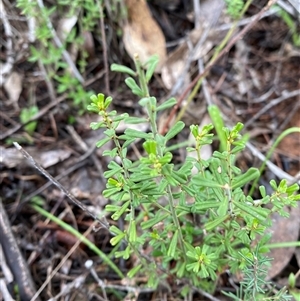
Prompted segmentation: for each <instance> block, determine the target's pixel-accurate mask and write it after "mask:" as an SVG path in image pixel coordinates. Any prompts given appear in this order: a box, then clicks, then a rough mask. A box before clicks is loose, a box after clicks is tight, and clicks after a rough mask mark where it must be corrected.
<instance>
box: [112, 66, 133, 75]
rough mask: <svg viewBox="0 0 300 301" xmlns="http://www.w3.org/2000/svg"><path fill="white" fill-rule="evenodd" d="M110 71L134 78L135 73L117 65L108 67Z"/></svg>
mask: <svg viewBox="0 0 300 301" xmlns="http://www.w3.org/2000/svg"><path fill="white" fill-rule="evenodd" d="M110 70H111V71H115V72H121V73H127V74H129V75H131V76H136V72H134V71H133V70H132V69H130V68H128V67H126V66H123V65H119V64H112V65H111V66H110Z"/></svg>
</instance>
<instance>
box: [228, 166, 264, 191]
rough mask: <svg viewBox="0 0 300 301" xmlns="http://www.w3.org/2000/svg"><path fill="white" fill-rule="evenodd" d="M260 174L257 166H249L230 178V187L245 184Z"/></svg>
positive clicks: (233, 187)
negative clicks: (244, 170) (238, 174)
mask: <svg viewBox="0 0 300 301" xmlns="http://www.w3.org/2000/svg"><path fill="white" fill-rule="evenodd" d="M259 176H260V173H259V170H258V169H257V168H254V167H251V168H249V169H248V170H247V172H246V173H244V174H242V175H240V176H238V177H235V178H234V179H233V180H232V189H235V188H238V187H243V186H244V185H245V184H248V183H249V182H251V181H252V180H254V179H256V178H257V177H259Z"/></svg>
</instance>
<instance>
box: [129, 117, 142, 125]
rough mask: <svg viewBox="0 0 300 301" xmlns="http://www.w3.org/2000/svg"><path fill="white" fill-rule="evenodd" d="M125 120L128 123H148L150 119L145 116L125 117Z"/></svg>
mask: <svg viewBox="0 0 300 301" xmlns="http://www.w3.org/2000/svg"><path fill="white" fill-rule="evenodd" d="M124 122H125V123H127V124H141V123H147V122H148V119H146V118H143V117H126V118H125V119H124Z"/></svg>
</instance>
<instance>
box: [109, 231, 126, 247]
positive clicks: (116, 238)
mask: <svg viewBox="0 0 300 301" xmlns="http://www.w3.org/2000/svg"><path fill="white" fill-rule="evenodd" d="M124 237H125V233H122V234H119V235H117V236H114V237H112V238H111V239H110V241H109V242H110V244H111V245H112V246H115V245H116V244H118V243H119V242H120V241H121V240H122V239H124Z"/></svg>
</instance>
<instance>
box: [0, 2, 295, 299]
mask: <svg viewBox="0 0 300 301" xmlns="http://www.w3.org/2000/svg"><path fill="white" fill-rule="evenodd" d="M53 2H55V1H50V0H49V1H48V0H47V1H46V0H45V5H46V6H47V7H51V5H53ZM87 2H89V1H87ZM95 2H96V3H97V1H95ZM104 2H105V3H106V2H107V1H104ZM130 2H132V1H128V3H130ZM133 2H134V1H133ZM148 2H149V3H148V5H149V7H150V9H151V13H152V15H153V18H154V19H153V20H154V21H153V20H152V22H155V24H156V25H158V26H159V27H160V28H161V29H162V32H163V35H164V37H165V40H166V44H161V43H163V42H164V41H161V40H160V39H159V38H158V36H157V35H155V36H154V37H153V36H151V34H152V33H151V30H150V32H149V28H152V27H151V26H150V25H147V24H146V23H145V22H146V21H145V19H142V21H143V22H142V23H143V24H144V25H143V24H140V25H139V24H135V25H134V27H133V29H134V30H137V31H138V29H139V28H146V32H145V33H144V35H145V36H146V37H144V39H143V41H140V43H141V44H142V43H145V44H143V45H144V46H143V47H144V48H145V49H148V48H149V51H150V52H151V51H153V49H154V51H155V50H157V49H160V50H158V51H161V49H163V50H162V56H163V57H165V60H166V61H165V65H164V66H163V67H162V68H161V70H160V71H161V72H158V73H156V74H155V76H154V78H153V79H152V80H151V82H150V90H151V94H152V95H153V96H155V97H156V98H157V100H158V102H159V103H162V102H163V101H164V100H166V99H167V98H168V97H170V96H174V97H176V98H177V99H182V100H183V102H182V103H181V108H183V107H184V108H185V111H184V113H183V115H182V117H181V120H183V121H184V122H185V124H186V128H187V129H188V128H189V126H190V125H191V124H199V125H201V126H203V125H204V124H206V123H209V122H210V120H209V117H208V113H207V105H208V104H216V105H217V106H218V107H219V108H220V110H221V112H222V115H223V116H224V121H225V124H226V126H232V125H234V124H235V123H237V122H238V121H239V122H242V123H243V124H244V125H245V128H244V130H243V131H244V133H247V134H249V145H250V146H249V148H246V150H245V151H244V152H243V153H242V155H241V156H240V157H239V158H238V166H239V167H240V168H241V169H246V168H249V167H252V166H253V167H260V165H261V163H262V160H263V159H262V158H264V157H263V156H264V155H266V154H267V152H268V150H269V149H270V148H271V146H272V145H273V144H274V142H275V141H276V139H277V138H278V136H279V135H280V134H281V133H282V132H283V131H284V130H286V129H288V128H291V127H300V48H299V47H300V46H298V47H297V46H296V45H295V41H294V40H293V34H294V32H293V30H292V28H291V27H289V26H288V25H287V23H286V22H285V21H284V20H283V18H282V17H280V16H279V14H278V9H277V10H276V9H275V8H272V9H271V10H267V11H262V9H263V7H264V6H265V5H266V4H267V1H253V3H252V4H251V5H250V7H249V8H248V10H247V11H246V13H245V15H244V16H243V17H242V19H241V20H239V22H238V23H237V27H236V29H235V30H234V31H233V35H232V36H233V37H237V36H238V35H239V34H240V33H241V31H242V30H243V29H245V28H246V27H247V26H248V25H249V24H250V25H251V27H249V29H247V30H246V32H245V34H244V35H243V36H241V38H238V39H234V38H233V39H230V40H229V43H231V47H228V49H227V51H224V52H223V53H222V54H221V55H220V56H219V57H218V59H217V60H216V61H214V62H213V64H211V66H209V70H208V69H207V71H208V72H207V73H206V76H205V81H203V83H202V87H201V88H200V90H199V92H198V93H196V95H195V96H194V98H193V99H192V101H191V102H190V103H189V104H187V103H186V96H184V95H182V93H183V92H184V91H185V90H186V89H187V91H188V92H190V90H189V89H188V87H189V85H190V87H193V84H191V83H193V80H194V79H195V78H196V77H197V76H198V75H199V74H201V72H202V71H203V70H206V69H205V68H206V67H207V66H208V65H209V61H210V59H211V58H212V56H213V54H214V51H215V49H216V47H217V46H218V45H220V43H221V41H222V39H223V38H224V37H225V35H226V33H227V32H228V30H229V29H230V28H232V26H233V21H232V19H231V18H230V17H229V16H228V15H227V14H226V13H225V8H224V7H223V4H222V3H223V2H222V1H217V0H214V1H208V0H207V1H206V2H205V1H204V2H203V3H202V1H201V5H202V7H201V9H202V10H200V12H201V13H200V15H201V16H200V17H199V20H198V21H197V22H195V21H194V20H195V15H198V11H197V9H196V8H195V7H194V6H193V2H192V1H183V0H182V1H180V0H177V1H154V0H153V1H148ZM194 2H195V1H194ZM196 2H197V1H196ZM208 2H210V4H209V5H207V4H206V3H208ZM279 2H280V1H279ZM281 2H282V3H283V4H285V7H284V8H283V10H289V13H291V15H290V20H292V23H293V22H294V24H296V25H295V26H296V28H297V25H298V28H299V17H298V16H297V13H296V11H295V10H294V9H293V7H292V6H291V5H290V4H289V2H288V1H281ZM128 6H129V4H128ZM1 7H2V8H1V25H0V26H1V27H0V29H1V39H0V42H1V50H0V58H1V64H2V69H3V70H4V69H5V68H8V69H7V70H5V72H1V76H2V77H1V90H0V99H1V100H0V102H1V105H0V108H1V110H0V120H1V123H0V139H1V140H0V141H1V145H0V168H1V169H0V201H1V202H0V204H1V208H2V210H1V212H0V220H1V222H0V230H1V231H0V236H1V237H0V242H1V245H2V248H3V250H4V253H2V251H1V252H0V259H1V260H0V280H1V281H2V280H3V282H1V283H0V288H1V289H0V299H3V300H11V299H9V297H8V296H7V295H5V289H4V286H5V284H4V283H6V284H7V287H8V290H10V292H11V293H12V294H13V296H14V298H16V299H19V300H30V298H29V297H28V296H32V293H33V292H36V291H38V289H39V288H42V289H41V291H40V292H39V296H38V297H37V298H40V300H50V299H51V300H111V301H114V300H139V301H141V300H188V299H184V298H183V297H180V295H178V291H177V288H176V284H174V283H173V284H170V287H171V288H172V289H171V291H167V292H166V291H164V290H163V289H161V290H159V289H158V290H156V291H151V290H149V291H144V292H143V293H141V292H142V291H139V290H138V287H137V288H136V290H135V291H134V292H135V296H134V297H133V296H132V293H133V292H132V291H129V289H128V287H129V286H130V285H129V284H126V283H124V282H122V280H121V279H119V278H118V276H117V275H115V274H114V272H112V271H107V267H106V266H105V264H103V262H101V261H100V259H99V257H98V256H97V255H96V254H95V253H94V252H93V251H92V250H90V249H88V248H87V247H85V246H84V245H80V246H78V244H77V241H78V239H77V238H76V237H75V236H73V235H72V234H70V233H69V232H67V231H66V230H64V229H62V228H61V227H60V226H59V225H58V224H56V223H54V222H52V221H49V219H46V218H45V217H44V216H42V215H41V214H40V213H37V212H36V211H35V210H34V209H33V208H32V206H31V202H32V200H35V202H40V204H42V206H43V208H45V209H46V210H48V211H49V212H51V214H53V215H55V216H58V217H59V218H60V219H61V220H63V221H64V222H66V223H68V224H70V225H71V226H73V227H74V228H75V229H78V230H79V231H80V232H81V233H84V232H86V231H87V230H89V234H88V238H89V239H90V240H91V241H92V242H94V243H95V245H96V246H98V247H99V248H100V249H101V250H102V251H103V252H105V253H106V254H109V253H110V252H111V249H112V247H111V245H110V243H109V240H110V238H111V237H110V235H109V233H108V232H107V231H105V229H100V230H99V231H98V232H94V231H92V229H91V225H92V224H93V219H92V218H91V217H89V216H88V215H87V214H86V213H85V212H83V211H82V210H81V209H80V208H78V207H77V206H75V205H74V204H73V203H72V202H70V201H69V200H68V198H67V197H66V196H65V194H64V193H63V192H62V191H61V190H60V189H59V188H58V187H56V186H54V185H52V183H51V182H50V181H49V180H48V179H47V178H45V177H44V176H43V175H42V174H41V173H40V172H39V171H38V170H37V169H35V168H34V167H33V166H32V164H31V163H30V162H29V161H28V160H26V159H24V157H23V155H22V154H21V153H20V152H19V151H18V150H17V149H16V148H15V147H14V145H13V143H12V142H14V141H16V142H18V143H19V144H20V145H21V146H22V147H23V148H24V150H26V151H27V152H28V153H29V154H30V155H31V156H32V157H33V158H34V159H35V160H36V161H37V162H39V163H40V164H41V165H42V167H43V168H44V169H46V170H47V171H48V173H49V174H51V175H52V176H53V177H55V178H56V179H57V180H58V181H59V182H60V183H61V185H62V186H63V187H65V188H66V189H67V190H68V191H70V192H71V193H72V194H73V195H74V196H75V197H76V198H77V199H78V200H79V201H80V202H82V203H83V204H85V205H86V206H88V208H89V210H91V211H95V212H97V210H98V211H101V210H102V209H103V208H104V206H105V205H106V204H107V200H106V199H105V198H104V197H103V196H102V194H101V193H102V191H103V189H104V188H105V179H104V177H103V170H106V166H107V159H105V157H103V156H102V152H103V149H97V148H96V147H95V144H96V142H97V141H98V140H99V137H101V135H102V132H101V131H92V130H91V129H90V123H91V122H92V121H95V120H96V118H97V116H94V115H95V114H94V115H93V114H90V113H88V112H87V110H86V105H87V104H88V103H89V95H90V92H89V91H93V92H94V93H95V94H97V93H104V94H106V95H111V96H112V97H113V106H114V109H116V110H117V111H118V112H129V113H131V114H133V115H136V116H139V117H141V116H142V115H143V111H142V110H140V108H139V107H138V103H137V101H138V99H137V97H135V96H133V95H132V94H131V92H130V91H129V90H128V88H127V87H126V85H125V84H124V79H125V75H124V74H119V73H114V72H112V71H110V70H109V69H108V67H107V66H109V65H111V64H112V63H118V64H122V65H126V66H129V67H133V66H134V64H133V61H132V59H131V58H130V53H129V54H128V52H127V51H126V50H125V49H126V48H127V50H128V46H126V43H127V44H128V41H127V42H126V40H125V38H122V35H121V33H122V25H121V22H117V18H119V15H120V14H119V13H118V12H117V11H115V10H114V9H112V8H111V7H110V9H109V7H108V6H104V16H105V17H104V19H103V23H101V22H100V21H99V22H97V23H96V24H94V30H91V31H89V32H88V31H85V32H84V35H85V36H84V44H83V46H82V47H84V50H85V51H84V52H81V51H80V49H79V50H78V49H77V50H74V47H73V48H72V45H71V44H70V43H68V44H67V45H68V47H67V53H68V54H69V57H71V58H72V61H73V64H74V66H75V68H78V70H79V73H80V76H78V77H77V78H76V80H74V78H75V77H76V76H75V75H74V69H73V67H71V66H68V64H67V67H65V65H62V66H63V67H60V66H55V60H56V59H55V58H54V56H55V52H54V51H53V48H55V47H56V46H53V45H55V41H54V39H53V40H51V39H50V40H48V41H51V42H49V44H48V45H46V46H43V47H42V46H40V42H39V41H38V39H33V40H30V26H29V23H30V22H29V21H28V18H26V17H25V16H24V15H22V14H21V13H20V9H18V8H16V7H15V6H14V5H13V4H12V1H5V0H2V1H1ZM135 9H136V10H137V8H136V7H135ZM81 10H84V8H81ZM130 13H131V14H132V15H131V16H130V17H131V20H137V22H139V19H141V18H143V16H144V15H143V14H144V12H137V11H131V12H130ZM139 13H140V14H141V15H139ZM260 13H261V15H260V17H261V18H260V19H258V20H255V16H257V14H260ZM82 15H84V12H82ZM78 16H81V15H80V13H78ZM36 18H37V17H36ZM78 18H79V17H78ZM113 18H116V19H115V20H114V19H113ZM297 18H298V19H297ZM50 20H51V22H52V25H53V27H54V28H55V30H56V32H57V35H58V36H59V37H60V39H63V35H62V34H61V32H60V30H61V29H60V28H61V27H60V26H66V27H68V26H69V28H70V29H69V32H71V29H72V28H74V27H76V26H78V22H79V21H78V20H76V21H75V22H74V23H73V25H71V26H70V25H67V24H69V23H68V21H70V18H69V19H68V18H66V19H64V18H63V17H62V15H60V14H59V12H57V14H55V13H54V14H52V15H51V18H50ZM297 22H298V24H297ZM62 24H63V25H62ZM203 24H206V27H205V26H204V25H203ZM207 24H208V25H207ZM139 26H141V27H139ZM147 26H148V27H147ZM78 27H80V26H78ZM137 28H138V29H137ZM147 28H148V29H147ZM78 30H79V29H78ZM153 30H154V29H153ZM148 34H149V36H147V35H148ZM297 34H298V35H299V32H298V33H297V32H296V35H297ZM294 37H295V35H294ZM31 39H32V38H31ZM147 41H148V42H147ZM51 43H52V44H51ZM149 43H150V44H149ZM30 45H34V46H35V47H36V48H35V49H37V50H38V51H41V52H44V53H45V56H44V57H43V58H40V59H39V60H34V59H31V60H30V58H32V56H33V55H32V52H31V51H32V50H31V49H32V48H31V47H30ZM51 48H52V49H51ZM75 48H76V47H75ZM129 48H130V47H129ZM45 50H46V52H45ZM81 50H82V49H81ZM47 51H49V52H47ZM129 52H130V51H129ZM82 53H84V55H83V54H82ZM36 55H38V54H36ZM47 56H48V59H49V60H51V59H53V61H51V62H50V63H49V64H48V63H47V62H46V59H45V57H46V58H47ZM52 56H53V57H52ZM58 56H60V57H62V54H61V53H59V54H58ZM58 61H59V62H60V63H61V62H62V61H63V62H64V64H66V62H65V61H64V58H63V59H61V58H59V59H57V62H58ZM82 61H84V62H85V65H84V67H82V68H80V64H81V62H82ZM54 66H55V67H54ZM62 70H63V71H64V72H65V71H66V70H68V72H69V73H70V74H73V75H72V77H66V80H65V82H63V79H64V77H63V75H62ZM50 71H51V72H52V73H53V74H52V75H51V76H50V75H49V72H50ZM4 73H5V74H4ZM55 75H58V76H60V78H59V79H57V78H55ZM180 80H181V82H180ZM80 81H82V82H81V83H80ZM178 82H179V83H180V84H179V85H178ZM72 85H73V86H72ZM76 85H80V87H83V88H82V90H80V89H77V87H76V89H75V87H74V86H76ZM72 92H74V94H73V96H72ZM74 95H75V96H74ZM30 110H32V111H30ZM169 113H170V112H168V113H166V114H161V115H159V117H158V125H159V128H160V129H163V127H164V125H165V124H166V122H167V120H168V116H169ZM22 114H23V115H26V116H27V117H26V116H25V117H22ZM175 114H176V115H177V114H178V111H177V112H175ZM176 115H175V116H176ZM22 118H23V119H22ZM24 118H25V119H24ZM26 118H27V119H26ZM25 122H27V125H25V124H24V123H25ZM188 135H189V134H188V131H186V132H184V134H181V135H179V136H178V137H177V138H176V139H177V141H176V142H178V143H180V142H182V141H185V140H187V139H188ZM217 147H218V145H217V143H214V144H213V145H212V148H211V149H208V150H207V152H208V154H207V155H208V156H209V154H211V152H213V151H214V150H216V149H217ZM140 148H141V145H140V144H137V145H136V150H135V151H136V152H137V153H138V152H139V151H140ZM134 155H135V154H132V155H131V156H134ZM184 155H185V153H184V152H180V151H179V152H178V153H176V160H177V161H178V162H180V161H181V160H183V158H182V157H183V156H184ZM269 163H270V165H268V167H267V169H266V171H265V172H264V174H263V176H262V177H261V180H260V183H261V184H263V185H266V186H267V187H268V182H269V181H270V180H271V179H277V180H280V179H282V178H286V179H287V180H288V182H289V183H297V182H298V183H299V181H300V174H299V171H300V134H299V132H298V133H293V134H290V135H288V136H286V137H285V138H284V139H283V140H282V141H281V142H280V143H279V145H278V147H277V148H276V150H275V152H274V154H273V156H272V157H271V159H270V161H269ZM270 166H271V167H270ZM274 166H275V168H272V167H274ZM289 210H290V214H291V217H290V218H289V219H284V220H282V218H280V217H276V218H275V217H274V224H273V228H272V229H273V230H274V232H273V237H272V241H273V242H285V241H297V240H299V229H300V212H299V210H298V209H297V208H294V209H291V208H290V209H289ZM11 240H15V241H16V244H15V245H14V244H13V245H11V243H12V242H11ZM74 244H75V246H77V248H73V246H74ZM5 246H6V247H5ZM10 247H11V248H12V249H11V252H9V254H8V253H7V252H8V251H7V250H9V248H10ZM70 250H71V252H70ZM18 251H19V252H20V253H21V254H22V256H23V258H24V259H25V260H24V262H20V260H19V257H18V256H19V253H18ZM69 252H70V253H69ZM270 256H271V257H272V258H274V261H273V263H272V266H271V268H270V270H269V271H268V278H269V279H270V280H271V281H272V282H273V284H274V285H275V286H276V287H277V288H281V287H283V286H284V285H288V276H289V274H290V273H294V274H297V273H298V275H299V269H300V248H295V247H291V248H284V249H283V248H282V249H280V248H278V249H273V250H272V254H271V255H270ZM7 257H9V258H7ZM5 258H6V261H7V262H8V267H7V266H6V263H5ZM88 259H91V260H93V267H94V271H95V273H96V274H97V275H98V277H99V278H100V279H102V280H103V281H104V282H105V284H103V285H102V288H103V287H104V286H107V287H109V285H110V287H111V288H110V290H108V297H107V299H105V298H104V297H103V294H102V290H101V281H100V280H99V279H98V280H97V278H95V277H94V276H93V273H92V272H91V270H89V269H87V268H86V266H85V264H86V261H87V260H88ZM116 263H117V264H120V262H119V261H117V260H116ZM57 266H60V269H58V270H56V268H57ZM122 268H123V269H124V270H125V271H126V269H130V262H129V263H128V265H124V263H123V267H122ZM8 271H11V272H12V274H13V276H12V278H9V276H8V274H9V273H8ZM31 280H32V282H31ZM235 281H237V280H236V278H235V276H234V275H229V274H228V275H226V276H224V275H223V276H222V277H220V279H219V282H218V285H217V288H216V290H215V292H214V297H212V296H211V298H210V297H209V296H206V297H204V296H201V294H199V292H195V293H194V294H193V296H192V298H193V299H191V300H209V299H211V300H227V299H226V298H225V297H224V296H222V294H221V293H220V291H221V290H225V291H232V292H234V291H235V286H234V285H233V284H234V282H235ZM104 282H103V283H104ZM16 283H17V284H18V286H19V292H16V291H14V286H13V284H16ZM22 287H23V288H22ZM132 287H134V285H133V286H132ZM296 287H298V289H300V277H298V278H297V281H296ZM112 291H114V293H111V292H112ZM22 294H23V297H20V296H22ZM130 294H131V297H130V296H129V295H130ZM133 295H134V294H133ZM1 296H2V298H1ZM18 296H19V297H18ZM26 296H27V297H26ZM298 296H299V295H298ZM20 298H21V299H20ZM181 298H182V299H181Z"/></svg>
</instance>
